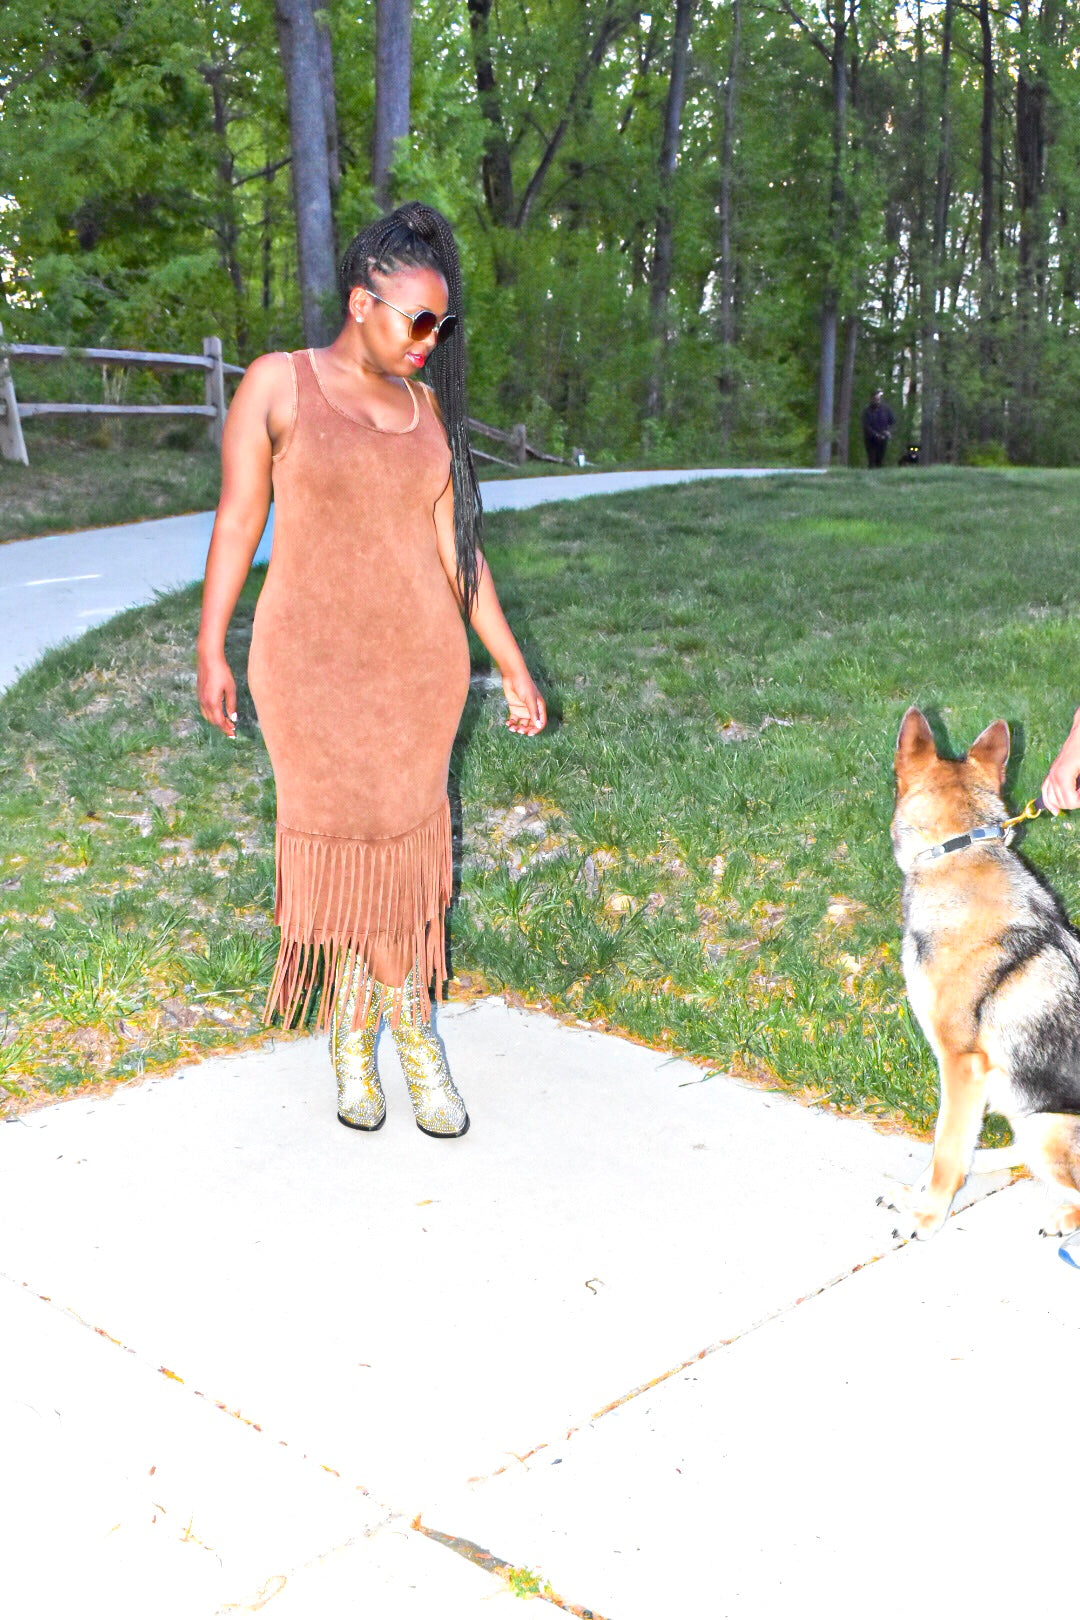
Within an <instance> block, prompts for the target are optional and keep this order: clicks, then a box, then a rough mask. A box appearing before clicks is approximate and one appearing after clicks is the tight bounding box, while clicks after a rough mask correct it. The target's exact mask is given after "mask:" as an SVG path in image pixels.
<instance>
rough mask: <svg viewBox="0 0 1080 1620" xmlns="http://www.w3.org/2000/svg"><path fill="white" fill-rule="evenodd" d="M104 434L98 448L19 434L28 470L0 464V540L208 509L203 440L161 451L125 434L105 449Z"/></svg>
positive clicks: (212, 478)
mask: <svg viewBox="0 0 1080 1620" xmlns="http://www.w3.org/2000/svg"><path fill="white" fill-rule="evenodd" d="M114 431H115V430H114ZM104 434H105V436H106V442H105V443H101V442H97V443H95V442H94V441H93V439H92V438H91V437H89V436H88V435H86V434H81V435H78V434H77V435H73V436H71V437H70V438H67V437H64V438H56V437H51V436H46V435H40V434H34V433H32V432H31V431H30V430H29V429H27V431H26V443H27V454H28V455H29V457H30V465H29V466H28V467H24V466H23V465H22V464H21V463H20V462H15V461H0V540H25V539H29V538H30V537H32V536H34V535H38V534H54V533H62V532H63V531H65V530H68V529H91V528H103V527H105V526H106V525H108V524H112V523H134V522H136V521H137V520H138V519H140V518H155V517H168V516H170V515H171V514H173V513H175V512H199V511H205V510H206V509H207V508H208V507H212V506H214V505H216V503H217V498H218V489H219V487H220V476H219V469H218V455H217V452H216V450H214V449H212V448H211V446H210V445H209V443H208V442H207V441H206V440H205V439H203V440H196V441H195V442H194V443H193V444H192V446H191V447H190V448H189V447H187V446H182V447H178V446H172V447H169V446H162V445H161V444H160V443H158V442H156V441H155V440H152V439H145V440H144V442H143V443H139V441H138V439H137V438H136V437H135V434H134V433H133V432H132V431H131V430H127V431H126V438H127V441H128V442H127V443H126V444H122V445H117V444H115V443H109V442H108V439H107V436H108V429H107V428H106V429H105V430H104ZM124 436H125V435H123V434H121V435H120V437H124ZM181 436H182V435H181Z"/></svg>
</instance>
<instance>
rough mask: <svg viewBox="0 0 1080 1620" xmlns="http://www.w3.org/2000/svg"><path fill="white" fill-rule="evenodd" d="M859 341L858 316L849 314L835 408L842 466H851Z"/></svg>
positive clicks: (839, 457)
mask: <svg viewBox="0 0 1080 1620" xmlns="http://www.w3.org/2000/svg"><path fill="white" fill-rule="evenodd" d="M858 342H859V317H858V316H857V315H849V316H848V319H847V320H846V321H845V323H844V358H843V362H842V364H841V366H840V402H839V404H838V406H837V410H836V459H837V461H839V463H840V465H841V466H842V467H850V466H851V411H852V407H853V405H854V403H855V351H856V348H857V347H858Z"/></svg>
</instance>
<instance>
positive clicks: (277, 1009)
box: [263, 799, 453, 1030]
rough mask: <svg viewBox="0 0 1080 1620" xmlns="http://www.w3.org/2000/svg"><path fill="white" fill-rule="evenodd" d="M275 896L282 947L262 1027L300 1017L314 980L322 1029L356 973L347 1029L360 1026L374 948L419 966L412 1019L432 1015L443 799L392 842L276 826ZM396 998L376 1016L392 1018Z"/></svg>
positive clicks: (439, 938)
mask: <svg viewBox="0 0 1080 1620" xmlns="http://www.w3.org/2000/svg"><path fill="white" fill-rule="evenodd" d="M275 856H276V865H277V898H276V902H275V906H274V921H275V922H276V923H277V925H278V927H279V928H280V929H281V945H280V948H279V950H278V958H277V963H276V966H275V968H274V976H273V979H272V981H271V984H270V990H269V993H268V994H267V997H266V1006H265V1008H264V1009H263V1022H264V1023H267V1024H269V1023H271V1022H272V1020H273V1017H274V1015H275V1014H278V1015H279V1016H280V1017H281V1019H282V1021H283V1023H284V1024H285V1025H286V1027H287V1026H289V1025H290V1024H292V1023H293V1021H294V1019H296V1018H297V1016H298V1015H299V1019H300V1022H301V1023H302V1022H303V1021H304V1020H305V1019H306V1018H307V1015H308V1011H309V1008H310V1006H311V1002H312V997H313V995H314V993H315V989H316V985H317V983H318V982H319V972H318V969H319V964H320V958H321V965H322V981H321V993H320V995H319V1001H318V1008H317V1012H316V1018H315V1028H316V1029H317V1030H322V1029H327V1028H329V1026H330V1021H331V1019H332V1018H333V1015H334V1008H335V1006H336V1005H337V1001H338V996H339V994H343V993H345V990H346V989H347V986H348V985H349V983H350V981H351V979H352V977H353V975H354V973H355V972H356V971H357V969H360V970H361V971H362V972H363V975H364V981H365V983H364V988H363V991H362V992H361V993H358V994H357V997H356V1005H355V1007H354V1009H353V1017H352V1026H351V1027H352V1028H353V1029H359V1028H361V1027H362V1026H363V1025H364V1023H365V1021H366V1019H367V1016H368V1011H369V1009H370V1006H371V999H372V995H373V993H374V990H375V985H374V982H373V976H372V972H371V966H370V963H371V958H372V952H373V950H374V949H376V948H380V947H381V948H382V949H384V950H385V949H386V948H388V947H389V948H390V949H394V948H398V949H401V950H402V954H403V955H404V956H405V959H406V963H407V966H408V967H410V968H412V967H418V968H419V971H418V973H417V975H416V981H417V994H416V996H415V998H413V997H410V998H409V999H410V1001H411V1002H412V1004H413V1007H414V1009H415V1013H416V1016H418V1017H419V1018H420V1019H421V1020H422V1021H424V1022H426V1021H427V1020H428V1019H429V1018H430V1017H431V998H430V995H429V987H430V985H431V983H432V981H433V980H434V982H435V993H436V996H438V995H441V993H442V988H443V985H444V983H445V981H446V926H445V912H446V908H447V906H448V905H449V903H450V894H451V887H452V881H453V869H452V853H451V842H450V803H449V800H447V799H444V800H443V803H442V804H441V805H440V807H439V809H438V810H437V811H436V812H435V814H434V815H433V816H431V817H429V819H428V820H427V821H424V822H421V823H420V825H419V826H418V827H414V828H413V829H412V830H411V831H410V832H407V833H402V834H400V835H399V836H398V837H394V838H374V839H364V838H335V837H332V836H330V835H328V834H326V833H306V832H298V831H296V829H295V828H292V827H285V826H283V825H282V824H281V823H280V822H279V823H278V827H277V839H276V845H275ZM401 1008H402V998H401V995H400V993H399V994H397V995H395V996H393V997H392V998H391V1001H390V1006H389V1007H388V1008H385V1009H384V1010H385V1011H386V1012H387V1015H388V1016H389V1018H390V1021H391V1023H393V1024H394V1025H396V1024H397V1023H398V1020H399V1018H400V1017H401Z"/></svg>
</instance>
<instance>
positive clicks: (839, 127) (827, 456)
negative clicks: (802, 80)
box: [815, 4, 848, 467]
mask: <svg viewBox="0 0 1080 1620" xmlns="http://www.w3.org/2000/svg"><path fill="white" fill-rule="evenodd" d="M847 29H848V12H847V9H846V4H841V5H838V6H837V8H836V10H835V11H834V13H833V48H832V51H831V52H830V53H829V64H830V67H831V69H832V105H833V116H832V184H831V187H830V194H829V215H830V231H829V235H830V239H831V243H832V249H833V255H832V256H833V263H832V264H831V265H830V266H829V269H828V272H827V275H826V283H825V290H824V293H823V294H822V299H821V358H820V370H819V375H818V417H817V444H816V449H815V461H816V465H817V466H819V467H827V466H828V465H829V463H830V461H831V460H832V445H833V435H834V433H835V416H834V409H835V391H836V332H837V323H838V320H839V308H840V296H839V291H838V288H837V267H836V260H837V259H838V258H839V254H840V248H841V245H842V242H843V234H844V215H845V211H846V208H847V188H846V184H845V177H844V162H845V158H846V155H847V116H848V105H847V92H848V75H847Z"/></svg>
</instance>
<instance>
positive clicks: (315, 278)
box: [274, 0, 340, 346]
mask: <svg viewBox="0 0 1080 1620" xmlns="http://www.w3.org/2000/svg"><path fill="white" fill-rule="evenodd" d="M274 15H275V20H276V22H277V33H278V45H279V48H280V51H281V64H282V68H283V69H284V73H285V94H286V97H287V99H288V104H289V137H290V144H291V147H292V187H293V209H294V211H295V214H296V255H297V261H298V272H299V280H300V306H301V310H302V314H303V323H304V339H305V342H307V343H309V344H312V345H315V346H321V345H323V344H326V343H329V342H330V341H331V339H332V338H333V336H334V334H335V333H336V331H337V329H338V326H339V324H340V321H339V319H338V312H337V302H338V300H337V264H336V256H335V253H334V216H333V209H332V207H331V201H330V165H329V161H328V154H329V142H328V139H327V131H326V105H325V102H324V100H323V95H322V89H321V76H320V69H319V56H320V47H319V36H318V31H317V30H316V27H315V15H314V12H313V10H312V3H311V0H274ZM313 85H314V86H316V87H317V93H316V94H315V95H312V93H311V88H312V86H313Z"/></svg>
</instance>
